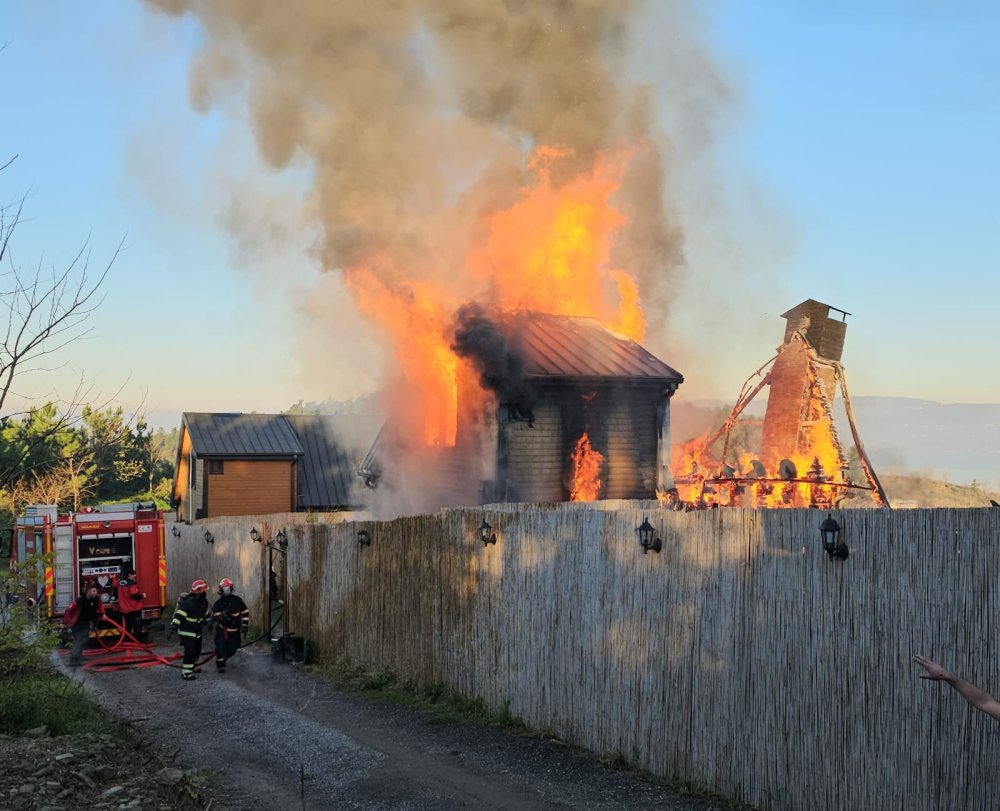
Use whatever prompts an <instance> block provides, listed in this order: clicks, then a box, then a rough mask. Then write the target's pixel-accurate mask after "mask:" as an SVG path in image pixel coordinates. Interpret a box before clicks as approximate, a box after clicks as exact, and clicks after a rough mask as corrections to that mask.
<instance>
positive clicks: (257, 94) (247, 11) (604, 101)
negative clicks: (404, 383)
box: [147, 0, 684, 300]
mask: <svg viewBox="0 0 1000 811" xmlns="http://www.w3.org/2000/svg"><path fill="white" fill-rule="evenodd" d="M147 1H148V2H149V4H150V5H152V6H154V7H157V8H159V9H160V10H162V11H166V12H169V13H171V14H174V15H177V16H182V15H185V14H189V15H192V16H193V17H194V18H195V19H196V20H197V21H198V23H199V24H200V26H201V28H202V29H203V32H204V40H203V46H202V50H201V52H200V55H199V57H198V58H197V60H196V62H195V64H194V65H193V67H192V70H191V76H190V94H191V99H192V103H193V105H194V106H195V107H196V108H198V109H200V110H208V109H210V108H212V107H214V106H221V105H222V104H223V102H228V101H229V100H230V99H231V97H234V96H235V97H236V98H245V99H246V104H247V115H248V117H249V119H250V124H251V126H252V128H253V132H254V135H255V139H256V143H257V145H258V148H259V151H260V153H261V155H262V156H263V158H264V159H265V161H266V162H267V163H268V164H269V165H270V166H271V167H273V168H275V169H281V168H284V167H287V166H289V165H295V166H305V167H307V168H308V170H309V172H310V175H311V178H312V182H311V187H310V190H309V195H308V199H307V200H305V201H304V205H305V207H306V209H307V210H308V211H311V212H312V215H313V216H314V217H315V218H316V220H317V221H318V223H319V224H320V226H321V232H322V236H321V239H320V242H319V244H317V245H315V246H314V247H315V251H316V254H317V256H318V258H319V260H320V262H321V265H322V267H324V268H325V269H328V270H339V271H342V272H344V273H345V275H346V276H347V277H348V278H349V277H350V274H351V273H352V271H353V269H354V268H356V267H358V266H360V265H365V266H366V267H367V269H369V270H374V272H376V273H378V274H379V276H380V279H381V284H383V285H384V286H386V287H387V288H390V289H394V288H397V287H398V286H406V285H409V284H411V283H412V282H413V281H416V280H441V279H444V278H447V279H448V280H449V282H450V283H451V284H453V285H456V286H457V287H458V288H459V291H460V294H461V295H462V296H463V297H466V296H472V297H474V296H475V295H476V294H477V293H481V292H482V290H481V289H480V288H481V287H482V286H483V284H484V282H483V280H481V279H479V280H477V279H471V278H466V277H465V276H464V275H462V273H463V265H464V257H465V255H466V251H467V247H468V245H469V244H470V242H472V241H474V240H475V239H476V238H477V237H478V236H479V230H480V229H481V228H482V222H483V216H484V215H485V214H487V213H488V212H490V211H492V210H497V209H502V208H504V207H505V206H507V205H509V204H510V203H511V201H512V200H513V199H515V197H516V195H517V194H518V191H519V190H520V189H521V188H522V185H523V183H524V180H525V163H526V160H527V157H528V155H529V154H530V153H531V152H532V151H533V150H534V149H536V148H537V147H540V146H546V147H553V148H558V149H560V150H563V151H562V152H561V153H560V155H561V157H560V158H559V159H558V161H557V162H556V165H554V166H553V167H552V177H553V179H554V180H555V181H557V182H558V181H559V180H560V179H567V178H570V177H573V176H575V175H576V174H577V173H578V172H580V171H584V170H587V169H589V168H591V167H592V166H593V164H594V160H595V156H596V155H597V154H598V153H600V152H606V151H615V150H619V149H622V148H626V149H629V150H635V151H634V152H633V157H632V160H631V163H630V170H629V172H628V173H627V175H626V177H625V178H624V187H623V189H622V190H621V193H620V197H621V198H622V199H621V200H620V203H619V204H620V205H621V206H622V207H623V209H624V210H625V211H626V213H627V215H628V218H629V222H628V226H627V228H626V229H624V231H623V233H621V234H619V236H618V239H617V241H616V256H615V257H614V261H615V262H616V263H617V264H618V266H621V267H628V269H629V271H630V272H632V273H633V274H635V275H636V276H637V277H638V278H639V284H640V288H645V289H643V290H642V292H643V293H651V292H652V291H651V289H650V288H651V287H652V286H653V285H654V281H655V282H665V281H667V279H666V278H665V275H664V271H666V270H669V269H670V268H671V267H675V266H676V265H677V264H678V262H679V257H680V234H679V230H678V226H677V224H676V222H674V221H672V219H671V212H670V207H669V206H668V205H666V204H665V203H664V196H663V195H664V180H665V178H664V174H665V166H664V163H665V162H664V160H663V158H662V157H661V151H660V149H659V148H658V146H659V145H660V144H661V143H662V138H659V137H658V136H657V134H656V131H655V130H656V127H655V123H654V122H655V115H654V114H653V112H652V109H651V101H650V93H649V92H648V89H647V88H643V87H639V86H636V85H633V84H630V83H629V82H628V81H627V80H626V79H625V78H624V76H625V71H624V69H623V59H624V56H625V50H626V48H627V47H629V43H628V41H627V37H626V33H627V24H628V20H629V15H630V13H631V12H632V11H633V9H634V7H635V6H636V5H637V3H635V2H632V1H631V0H373V2H369V3H354V2H330V1H329V0H299V1H298V2H295V1H294V0H292V1H290V2H282V3H266V2H245V0H147ZM668 5H669V6H671V7H672V6H673V4H665V5H664V9H665V11H664V13H670V12H669V11H668V10H667V8H668ZM678 16H680V15H678ZM683 32H684V25H683V24H682V23H681V22H677V25H676V31H675V32H674V33H675V36H676V37H677V38H678V40H680V39H683V38H684V37H683ZM231 225H232V227H234V228H239V224H238V223H233V224H231ZM456 274H459V278H453V277H455V275H456ZM459 300H462V299H461V298H460V299H459Z"/></svg>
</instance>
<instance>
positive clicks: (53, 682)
mask: <svg viewBox="0 0 1000 811" xmlns="http://www.w3.org/2000/svg"><path fill="white" fill-rule="evenodd" d="M107 723H108V721H107V717H106V716H105V715H104V713H103V712H102V711H101V710H100V709H99V708H98V707H97V706H96V705H95V704H94V703H93V702H92V701H91V700H90V699H89V698H88V697H87V696H86V694H85V693H84V692H83V690H82V689H81V688H80V687H78V686H77V685H76V684H74V683H73V682H71V681H70V680H69V679H66V678H63V677H62V676H59V675H57V674H56V673H54V672H52V671H51V669H50V670H49V673H48V674H47V675H33V676H30V677H26V678H22V679H18V680H4V681H0V729H2V730H4V731H5V732H7V733H8V734H12V735H19V734H21V733H23V732H25V731H26V730H29V729H34V728H36V727H40V726H45V727H47V728H48V731H49V734H50V735H75V734H78V733H86V732H93V731H94V730H104V729H105V728H106V725H107Z"/></svg>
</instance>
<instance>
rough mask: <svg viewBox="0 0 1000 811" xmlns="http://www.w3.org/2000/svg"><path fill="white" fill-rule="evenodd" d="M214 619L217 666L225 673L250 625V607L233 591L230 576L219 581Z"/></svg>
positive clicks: (213, 610)
mask: <svg viewBox="0 0 1000 811" xmlns="http://www.w3.org/2000/svg"><path fill="white" fill-rule="evenodd" d="M212 620H213V622H215V667H216V669H218V671H219V672H220V673H225V672H226V661H227V660H228V659H232V658H233V656H235V655H236V651H238V650H239V648H240V643H241V642H242V641H243V634H245V633H246V632H247V629H248V628H249V627H250V609H249V608H247V604H246V603H245V602H243V599H242V598H241V597H240V596H239V595H237V594H235V593H234V592H233V581H232V580H230V579H229V578H228V577H224V578H222V580H220V581H219V599H218V600H216V601H215V605H213V606H212Z"/></svg>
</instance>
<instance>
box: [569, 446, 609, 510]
mask: <svg viewBox="0 0 1000 811" xmlns="http://www.w3.org/2000/svg"><path fill="white" fill-rule="evenodd" d="M603 464H604V456H603V455H602V454H601V453H598V452H597V451H595V450H594V449H593V448H592V447H591V445H590V437H589V436H587V432H586V431H584V432H583V436H581V437H580V438H579V439H578V440H577V441H576V447H574V448H573V453H572V454H571V455H570V465H571V469H572V478H571V480H570V488H569V500H570V501H596V500H597V499H598V498H600V496H601V466H602V465H603Z"/></svg>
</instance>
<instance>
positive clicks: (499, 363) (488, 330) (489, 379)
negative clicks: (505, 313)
mask: <svg viewBox="0 0 1000 811" xmlns="http://www.w3.org/2000/svg"><path fill="white" fill-rule="evenodd" d="M454 334H455V340H454V343H452V345H451V348H452V349H453V350H454V351H455V352H456V353H457V354H458V355H460V356H461V357H463V358H468V359H469V360H471V361H472V363H473V365H474V366H475V368H476V371H477V372H479V383H480V385H481V386H482V387H483V388H484V389H486V391H491V392H493V393H494V394H496V396H497V399H498V400H499V402H501V403H505V404H507V405H509V406H512V407H513V408H515V409H517V411H518V412H519V413H520V415H521V416H523V417H525V418H527V419H528V420H529V422H533V421H534V417H533V414H532V406H531V392H530V390H529V387H528V383H527V381H526V380H525V377H524V361H523V360H522V358H521V356H520V354H518V353H517V352H516V351H514V350H513V349H512V348H511V347H510V345H509V344H508V342H507V337H506V336H505V335H504V333H503V331H502V330H501V328H500V326H499V325H498V324H496V323H495V322H494V321H493V320H492V319H491V318H490V317H489V316H488V315H487V313H486V310H485V309H484V308H483V307H482V306H481V305H479V304H476V303H475V302H467V303H466V304H463V305H462V306H461V307H460V308H459V309H458V312H457V313H456V314H455V330H454Z"/></svg>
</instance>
